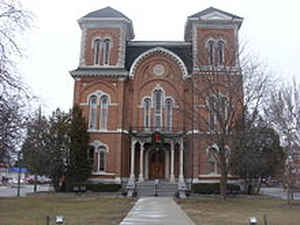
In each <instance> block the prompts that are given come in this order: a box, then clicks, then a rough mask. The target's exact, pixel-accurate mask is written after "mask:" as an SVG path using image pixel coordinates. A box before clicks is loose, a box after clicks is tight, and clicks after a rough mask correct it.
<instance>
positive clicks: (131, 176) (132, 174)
mask: <svg viewBox="0 0 300 225" xmlns="http://www.w3.org/2000/svg"><path fill="white" fill-rule="evenodd" d="M135 144H136V140H132V141H131V167H130V180H131V181H134V179H135V176H134V154H135Z"/></svg>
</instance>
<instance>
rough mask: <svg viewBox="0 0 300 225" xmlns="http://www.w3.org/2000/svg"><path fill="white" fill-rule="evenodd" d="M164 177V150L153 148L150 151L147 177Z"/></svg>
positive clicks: (151, 178) (152, 178)
mask: <svg viewBox="0 0 300 225" xmlns="http://www.w3.org/2000/svg"><path fill="white" fill-rule="evenodd" d="M164 178H165V152H164V151H162V150H159V151H157V150H154V151H153V152H151V153H150V160H149V179H150V180H154V179H164Z"/></svg>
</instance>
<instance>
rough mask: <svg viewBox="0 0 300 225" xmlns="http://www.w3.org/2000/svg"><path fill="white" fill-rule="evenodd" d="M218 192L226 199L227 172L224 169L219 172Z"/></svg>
mask: <svg viewBox="0 0 300 225" xmlns="http://www.w3.org/2000/svg"><path fill="white" fill-rule="evenodd" d="M220 194H221V197H222V199H223V200H226V195H227V173H226V171H225V170H224V169H223V170H222V172H221V180H220Z"/></svg>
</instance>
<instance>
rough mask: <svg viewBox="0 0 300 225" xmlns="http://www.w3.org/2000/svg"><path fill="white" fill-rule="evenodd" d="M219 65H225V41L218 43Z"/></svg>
mask: <svg viewBox="0 0 300 225" xmlns="http://www.w3.org/2000/svg"><path fill="white" fill-rule="evenodd" d="M217 53H218V64H219V65H223V64H224V41H222V40H221V41H218V50H217Z"/></svg>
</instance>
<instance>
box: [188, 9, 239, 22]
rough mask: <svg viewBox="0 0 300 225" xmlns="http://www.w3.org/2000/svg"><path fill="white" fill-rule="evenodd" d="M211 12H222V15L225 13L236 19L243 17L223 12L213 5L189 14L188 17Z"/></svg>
mask: <svg viewBox="0 0 300 225" xmlns="http://www.w3.org/2000/svg"><path fill="white" fill-rule="evenodd" d="M213 12H218V13H221V14H224V15H226V16H229V17H233V18H236V19H243V18H242V17H239V16H236V15H234V14H231V13H228V12H225V11H223V10H220V9H216V8H214V7H209V8H207V9H204V10H202V11H200V12H198V13H195V14H193V15H191V16H189V17H188V18H192V17H201V16H204V15H207V14H210V13H213Z"/></svg>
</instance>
